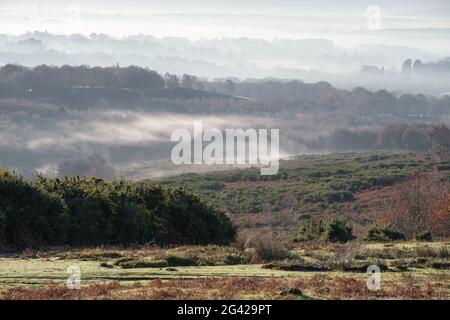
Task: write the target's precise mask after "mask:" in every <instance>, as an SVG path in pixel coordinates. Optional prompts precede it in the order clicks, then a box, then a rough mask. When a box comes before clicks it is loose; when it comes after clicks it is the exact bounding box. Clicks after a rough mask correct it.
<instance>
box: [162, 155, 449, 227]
mask: <svg viewBox="0 0 450 320" xmlns="http://www.w3.org/2000/svg"><path fill="white" fill-rule="evenodd" d="M446 165H447V166H446ZM436 167H439V168H441V169H445V168H447V169H448V167H450V166H448V164H445V163H437V162H434V161H432V160H431V159H429V158H427V157H426V156H425V155H421V154H414V153H407V152H400V151H399V152H383V151H380V152H369V153H362V154H358V153H345V154H332V155H307V156H300V157H297V158H295V159H293V160H289V161H283V162H282V163H281V168H280V171H279V173H278V174H277V175H275V176H261V175H260V174H259V169H257V168H253V169H241V170H231V171H223V172H210V173H204V174H185V175H179V176H174V177H168V178H164V179H162V180H160V181H161V182H162V183H163V184H164V185H167V186H185V187H186V188H187V189H188V190H190V191H193V192H195V193H197V194H198V195H200V196H201V197H202V198H204V199H205V200H207V201H208V202H210V203H213V204H214V205H216V206H219V207H221V208H222V209H223V210H225V211H226V212H227V213H229V215H230V216H231V217H232V219H233V220H234V222H235V223H237V224H238V226H239V227H240V229H241V230H245V229H252V230H254V229H258V228H266V229H270V230H274V231H275V232H278V233H281V234H282V233H286V232H287V233H292V232H293V231H295V230H296V229H297V228H298V225H299V223H300V221H301V219H304V218H306V219H308V218H309V217H311V216H314V215H334V216H345V218H346V219H348V220H350V221H351V222H352V223H353V224H354V225H356V227H357V228H356V229H357V230H356V231H357V232H358V227H359V229H362V228H363V227H364V226H365V225H367V224H368V223H369V222H370V219H371V217H370V216H368V215H367V214H366V212H367V210H366V209H367V204H366V203H363V202H361V198H364V195H363V194H364V193H365V192H368V191H369V190H374V189H380V188H385V187H388V186H391V185H393V184H394V183H396V182H398V181H400V180H401V179H403V178H406V177H408V176H410V175H412V174H414V173H416V172H419V171H422V170H428V169H432V168H436ZM442 172H443V173H444V174H445V173H447V175H448V171H442ZM363 200H364V199H363Z"/></svg>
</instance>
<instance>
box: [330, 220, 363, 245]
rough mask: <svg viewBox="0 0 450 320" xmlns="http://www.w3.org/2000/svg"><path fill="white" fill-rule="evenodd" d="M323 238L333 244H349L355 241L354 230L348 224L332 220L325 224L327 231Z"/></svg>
mask: <svg viewBox="0 0 450 320" xmlns="http://www.w3.org/2000/svg"><path fill="white" fill-rule="evenodd" d="M322 238H323V239H324V240H327V241H331V242H347V241H351V240H353V239H355V236H354V235H353V229H352V227H351V226H349V225H348V224H347V222H345V221H343V220H338V219H331V220H328V221H327V222H326V223H325V231H324V233H323V234H322Z"/></svg>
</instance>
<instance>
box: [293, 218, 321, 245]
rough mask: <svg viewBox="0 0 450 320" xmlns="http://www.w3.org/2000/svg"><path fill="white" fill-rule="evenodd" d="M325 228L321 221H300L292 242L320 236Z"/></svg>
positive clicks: (315, 238)
mask: <svg viewBox="0 0 450 320" xmlns="http://www.w3.org/2000/svg"><path fill="white" fill-rule="evenodd" d="M324 231H325V228H324V226H323V222H322V221H311V220H309V221H305V222H302V224H301V226H300V229H299V231H298V234H297V236H296V237H295V238H294V242H300V241H312V240H317V239H320V238H321V237H322V234H323V232H324Z"/></svg>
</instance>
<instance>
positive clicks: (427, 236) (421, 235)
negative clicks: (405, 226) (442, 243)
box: [416, 231, 433, 241]
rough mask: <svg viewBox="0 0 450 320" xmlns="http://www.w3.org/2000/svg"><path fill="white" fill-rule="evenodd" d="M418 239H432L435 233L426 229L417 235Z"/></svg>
mask: <svg viewBox="0 0 450 320" xmlns="http://www.w3.org/2000/svg"><path fill="white" fill-rule="evenodd" d="M416 240H417V241H432V240H433V235H432V234H431V231H424V232H422V233H419V234H418V235H417V236H416Z"/></svg>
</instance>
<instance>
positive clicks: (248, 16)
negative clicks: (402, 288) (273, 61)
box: [0, 0, 450, 45]
mask: <svg viewBox="0 0 450 320" xmlns="http://www.w3.org/2000/svg"><path fill="white" fill-rule="evenodd" d="M369 5H376V6H378V7H379V8H380V10H381V29H382V30H386V29H400V30H404V29H407V30H411V29H415V28H417V29H443V30H446V31H449V30H450V1H448V0H430V1H424V0H408V1H406V0H396V1H388V0H372V1H367V0H359V1H355V0H341V1H330V0H314V1H301V0H270V1H265V0H220V1H214V0H178V1H174V0H155V1H148V0H147V1H144V0H126V1H117V0H47V1H41V0H0V33H8V34H21V33H25V32H27V31H36V30H37V31H48V32H52V33H61V34H72V33H81V34H85V35H88V34H90V33H108V34H111V35H113V36H126V35H132V34H139V33H141V34H151V35H154V36H157V37H163V36H180V37H188V38H191V39H197V38H216V37H254V38H263V39H273V38H319V37H321V38H322V37H326V38H329V39H331V40H334V41H335V42H337V43H338V44H339V43H340V44H341V45H353V44H357V43H362V42H364V41H363V40H364V39H358V38H357V37H355V36H353V37H352V38H348V33H349V32H350V33H351V32H361V31H364V30H365V29H366V22H367V18H366V17H365V16H364V14H365V12H366V10H367V8H368V6H369ZM438 31H439V30H438ZM441 31H442V30H441ZM344 34H346V35H344ZM445 36H448V33H447V35H445ZM445 40H448V39H442V41H445Z"/></svg>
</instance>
